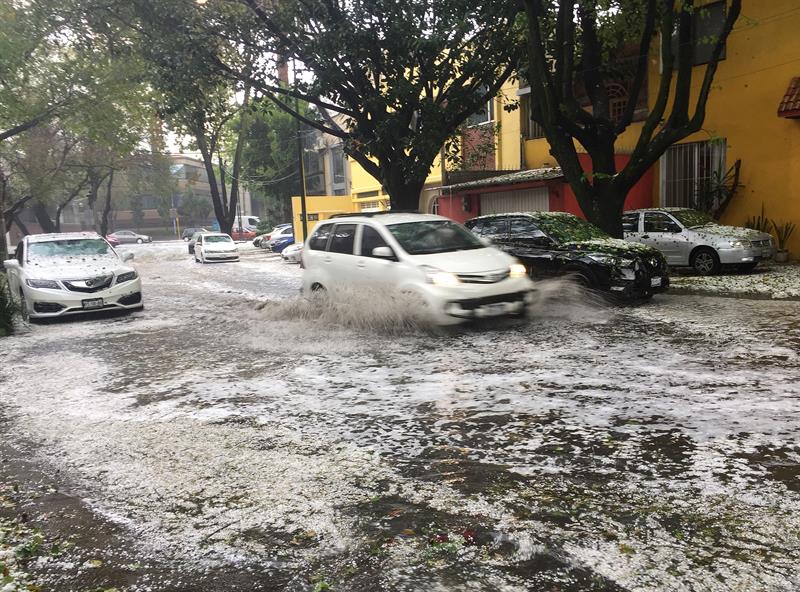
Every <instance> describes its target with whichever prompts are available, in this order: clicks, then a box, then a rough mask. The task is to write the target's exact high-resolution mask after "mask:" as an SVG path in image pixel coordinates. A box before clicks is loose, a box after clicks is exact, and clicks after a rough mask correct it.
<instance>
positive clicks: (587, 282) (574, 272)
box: [565, 269, 593, 290]
mask: <svg viewBox="0 0 800 592" xmlns="http://www.w3.org/2000/svg"><path fill="white" fill-rule="evenodd" d="M565 277H566V279H567V281H569V282H570V283H571V284H572V285H574V286H577V287H579V288H583V289H584V290H591V289H592V288H593V285H592V278H590V277H589V276H588V275H586V273H584V272H583V271H580V270H578V269H570V270H569V271H567V275H566V276H565Z"/></svg>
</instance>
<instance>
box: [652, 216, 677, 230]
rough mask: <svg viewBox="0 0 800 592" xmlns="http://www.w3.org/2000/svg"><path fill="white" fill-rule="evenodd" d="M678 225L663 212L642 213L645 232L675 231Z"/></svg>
mask: <svg viewBox="0 0 800 592" xmlns="http://www.w3.org/2000/svg"><path fill="white" fill-rule="evenodd" d="M676 230H679V228H678V225H677V224H675V222H674V221H673V220H672V218H670V217H669V216H668V215H667V214H664V213H663V212H647V213H645V215H644V231H645V232H675V231H676Z"/></svg>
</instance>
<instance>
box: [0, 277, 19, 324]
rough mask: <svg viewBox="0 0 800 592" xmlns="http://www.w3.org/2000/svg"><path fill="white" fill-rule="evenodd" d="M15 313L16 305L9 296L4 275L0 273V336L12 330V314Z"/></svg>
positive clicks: (9, 292)
mask: <svg viewBox="0 0 800 592" xmlns="http://www.w3.org/2000/svg"><path fill="white" fill-rule="evenodd" d="M16 314H17V305H16V304H15V303H14V300H13V299H12V298H11V291H10V290H9V289H8V282H7V281H6V276H5V275H4V274H0V337H5V336H6V335H11V333H13V332H14V316H15V315H16Z"/></svg>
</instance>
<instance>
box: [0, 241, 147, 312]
mask: <svg viewBox="0 0 800 592" xmlns="http://www.w3.org/2000/svg"><path fill="white" fill-rule="evenodd" d="M131 259H133V253H126V254H125V256H124V257H120V256H119V255H118V254H117V252H116V251H115V250H114V249H113V247H112V246H111V245H110V244H109V243H108V242H107V241H106V240H105V239H104V238H102V237H101V236H100V235H99V234H97V233H95V232H67V233H58V234H32V235H29V236H26V237H25V238H23V239H22V240H21V241H20V243H19V244H18V245H17V251H16V258H14V259H9V260H7V261H4V262H3V266H4V267H5V269H6V272H7V275H8V285H9V289H10V290H11V293H12V294H13V295H14V297H15V298H16V299H17V300H18V303H19V305H20V309H21V312H22V316H23V318H26V319H27V318H32V319H42V318H49V317H60V316H65V315H73V314H79V313H85V312H91V311H96V310H135V309H139V308H142V306H143V304H142V282H141V279H139V274H138V273H137V272H136V269H134V268H133V267H131V266H130V265H127V264H126V262H127V261H130V260H131Z"/></svg>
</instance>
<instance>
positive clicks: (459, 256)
mask: <svg viewBox="0 0 800 592" xmlns="http://www.w3.org/2000/svg"><path fill="white" fill-rule="evenodd" d="M408 257H409V259H410V260H411V261H413V262H414V263H416V264H417V265H429V266H430V267H435V268H436V269H441V270H442V271H449V272H452V273H479V272H483V271H494V270H497V269H504V268H507V267H508V266H509V265H511V264H512V263H513V262H514V261H515V259H514V258H513V257H511V256H510V255H507V254H506V253H503V252H502V251H500V250H498V249H495V248H494V247H484V248H481V249H467V250H463V251H450V252H448V253H431V254H430V255H409V256H408Z"/></svg>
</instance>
